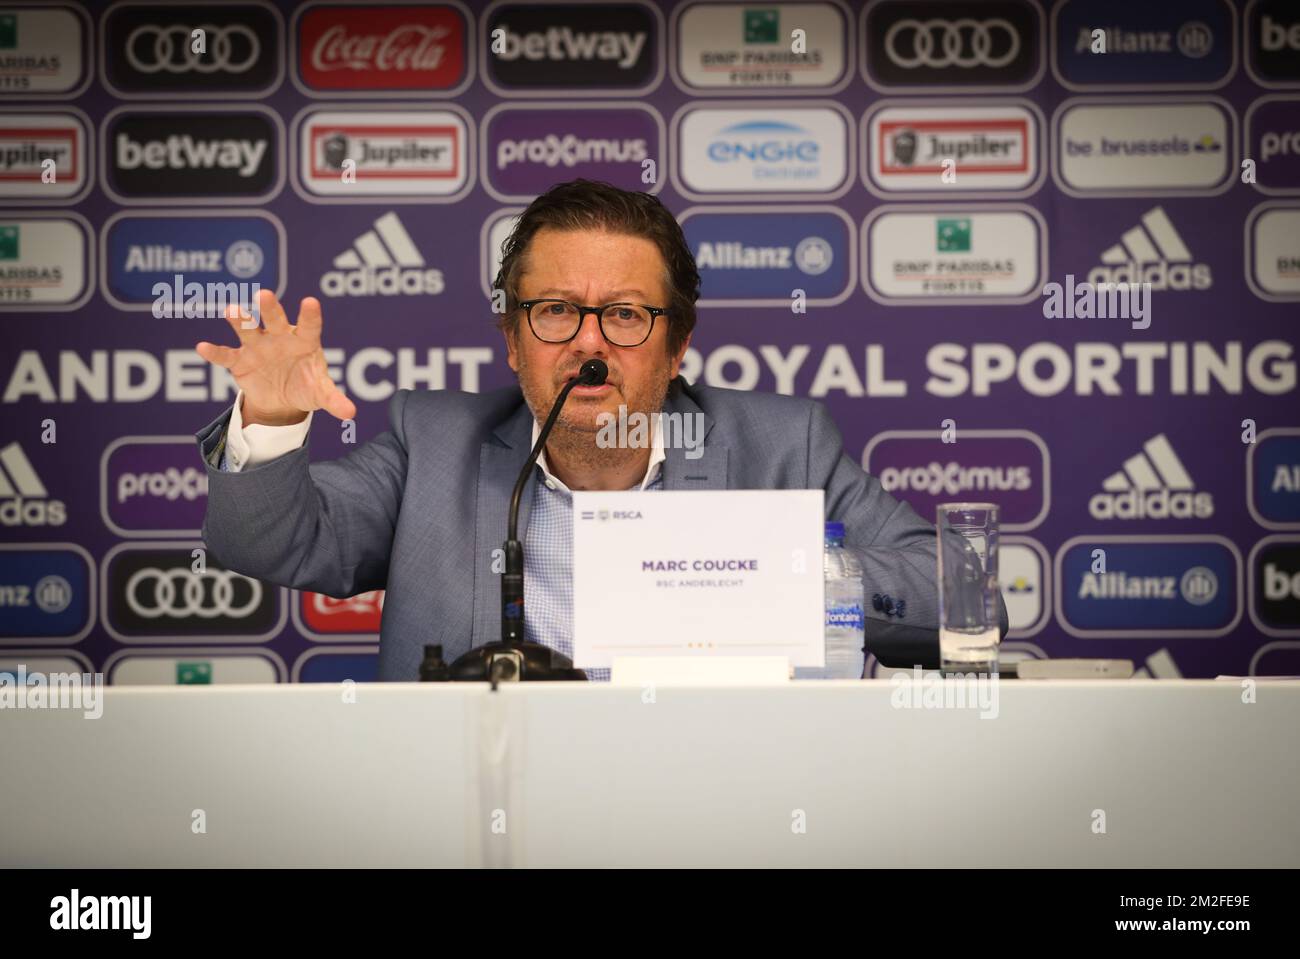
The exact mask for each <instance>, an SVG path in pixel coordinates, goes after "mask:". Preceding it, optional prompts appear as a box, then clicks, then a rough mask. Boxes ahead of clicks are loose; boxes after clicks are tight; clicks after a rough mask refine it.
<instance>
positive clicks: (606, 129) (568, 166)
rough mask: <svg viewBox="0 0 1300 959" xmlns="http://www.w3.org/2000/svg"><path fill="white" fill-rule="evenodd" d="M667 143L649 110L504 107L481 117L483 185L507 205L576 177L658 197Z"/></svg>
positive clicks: (601, 106)
mask: <svg viewBox="0 0 1300 959" xmlns="http://www.w3.org/2000/svg"><path fill="white" fill-rule="evenodd" d="M663 141H664V123H663V119H662V118H661V117H660V116H659V114H658V112H656V111H655V110H654V109H653V108H652V107H649V106H644V105H640V104H632V103H618V104H609V105H605V104H589V103H565V104H547V105H541V104H537V105H533V104H525V105H506V104H502V105H500V106H497V107H494V108H493V109H491V110H489V111H488V114H487V116H486V117H485V118H484V120H483V155H482V162H483V185H484V187H485V188H486V189H487V191H488V193H490V194H492V196H493V197H495V198H496V199H498V200H501V201H503V202H510V201H514V200H519V201H531V200H532V198H533V197H535V196H537V195H538V194H539V193H544V192H546V190H548V189H550V188H551V187H552V186H553V185H554V184H555V183H556V182H558V181H560V180H570V179H575V178H577V177H583V178H586V179H589V180H602V181H604V182H606V183H612V184H613V185H614V186H617V187H621V188H622V189H625V190H641V191H646V192H649V193H657V192H658V191H659V190H660V189H662V178H661V171H662V167H663V162H664V150H663Z"/></svg>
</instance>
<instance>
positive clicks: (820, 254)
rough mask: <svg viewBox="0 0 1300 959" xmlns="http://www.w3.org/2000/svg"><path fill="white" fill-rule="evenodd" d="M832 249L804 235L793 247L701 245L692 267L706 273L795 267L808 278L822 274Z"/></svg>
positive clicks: (731, 243) (733, 243)
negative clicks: (708, 271)
mask: <svg viewBox="0 0 1300 959" xmlns="http://www.w3.org/2000/svg"><path fill="white" fill-rule="evenodd" d="M834 259H835V250H834V248H833V247H832V246H831V244H830V243H829V242H828V241H827V240H825V239H823V238H822V237H820V236H806V237H804V238H803V239H802V240H800V241H799V242H798V243H797V244H795V245H794V246H751V245H749V244H747V243H742V242H739V241H735V240H729V241H728V240H724V241H721V242H717V243H709V242H707V241H706V242H701V243H700V247H699V249H698V250H697V251H696V254H695V265H696V266H698V267H700V268H701V269H709V270H788V269H790V268H791V267H797V268H798V269H799V271H800V272H802V273H807V274H809V275H810V276H816V275H818V274H821V273H825V272H826V271H827V270H829V269H830V267H831V263H832V262H833V261H834Z"/></svg>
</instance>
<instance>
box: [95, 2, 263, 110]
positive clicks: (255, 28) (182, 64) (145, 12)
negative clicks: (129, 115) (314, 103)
mask: <svg viewBox="0 0 1300 959" xmlns="http://www.w3.org/2000/svg"><path fill="white" fill-rule="evenodd" d="M283 34H284V22H283V20H281V18H280V14H279V12H278V11H277V10H276V9H275V8H274V7H272V6H271V5H270V4H269V3H223V4H216V3H212V4H204V3H180V4H174V5H171V6H160V5H158V4H154V3H122V4H117V5H115V6H113V7H112V8H111V9H110V10H109V12H108V14H107V15H106V16H105V17H104V28H103V64H104V66H103V70H104V82H105V85H106V86H107V87H108V88H109V90H110V91H111V92H112V93H114V94H117V95H119V96H128V97H168V96H177V95H179V94H185V95H189V96H200V97H221V98H225V99H229V98H232V97H234V98H238V97H258V96H265V95H266V94H268V93H270V92H271V91H272V90H274V89H275V88H276V87H277V86H279V85H280V81H281V80H283V79H284V59H283V55H282V54H281V52H280V51H281V50H282V49H283V47H284V44H283V42H282V38H283Z"/></svg>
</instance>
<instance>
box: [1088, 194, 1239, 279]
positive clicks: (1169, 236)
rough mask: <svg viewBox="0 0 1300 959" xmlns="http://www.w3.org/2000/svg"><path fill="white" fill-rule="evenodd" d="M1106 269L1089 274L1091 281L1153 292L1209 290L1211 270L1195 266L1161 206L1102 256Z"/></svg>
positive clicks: (1206, 266) (1201, 265)
mask: <svg viewBox="0 0 1300 959" xmlns="http://www.w3.org/2000/svg"><path fill="white" fill-rule="evenodd" d="M1101 262H1102V263H1103V264H1105V265H1104V266H1098V267H1095V268H1094V269H1093V270H1091V271H1090V272H1089V273H1088V282H1089V283H1091V284H1093V285H1094V286H1096V285H1098V284H1101V283H1131V284H1141V283H1150V284H1151V289H1153V290H1208V289H1209V288H1210V287H1211V286H1212V285H1213V282H1214V281H1213V278H1212V277H1211V275H1210V267H1209V266H1208V265H1207V264H1205V263H1193V262H1192V252H1191V250H1189V249H1188V248H1187V244H1185V243H1184V242H1183V238H1182V237H1181V236H1180V235H1179V233H1178V231H1177V230H1176V229H1174V225H1173V223H1171V222H1170V220H1169V217H1168V216H1167V215H1166V214H1165V211H1164V209H1163V208H1162V207H1158V206H1157V207H1153V208H1152V209H1151V210H1148V211H1147V213H1146V214H1145V215H1144V216H1143V217H1142V222H1141V224H1140V225H1138V226H1135V227H1133V228H1132V229H1131V230H1128V231H1126V232H1125V233H1124V234H1123V236H1121V237H1120V242H1119V243H1116V244H1115V245H1114V246H1112V247H1110V248H1109V249H1107V250H1106V251H1105V252H1104V253H1102V255H1101Z"/></svg>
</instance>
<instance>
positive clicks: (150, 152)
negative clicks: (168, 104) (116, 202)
mask: <svg viewBox="0 0 1300 959" xmlns="http://www.w3.org/2000/svg"><path fill="white" fill-rule="evenodd" d="M267 146H268V144H267V141H265V140H196V139H195V138H194V137H192V136H190V135H189V134H188V133H182V134H175V133H174V134H172V135H171V136H169V137H167V139H165V140H146V141H144V142H139V141H137V140H133V139H131V136H130V134H128V133H119V134H118V135H117V166H118V168H119V169H121V170H136V169H139V168H140V167H144V168H145V169H147V170H211V169H214V168H217V169H222V170H236V171H238V173H239V175H240V176H244V177H248V176H252V175H253V174H255V173H256V172H257V170H258V168H259V167H260V166H261V165H262V158H263V157H264V156H266V148H267Z"/></svg>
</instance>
